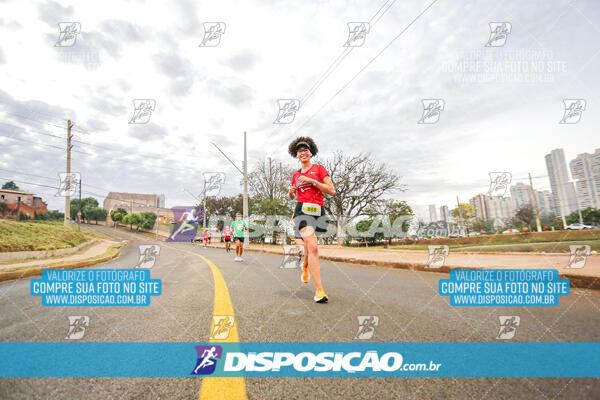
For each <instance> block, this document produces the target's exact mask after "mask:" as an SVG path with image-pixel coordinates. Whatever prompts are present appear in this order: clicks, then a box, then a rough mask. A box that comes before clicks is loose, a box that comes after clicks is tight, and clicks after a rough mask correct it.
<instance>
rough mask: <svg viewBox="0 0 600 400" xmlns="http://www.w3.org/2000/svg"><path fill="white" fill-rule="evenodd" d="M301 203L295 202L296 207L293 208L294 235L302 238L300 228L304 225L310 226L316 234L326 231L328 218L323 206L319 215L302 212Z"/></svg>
mask: <svg viewBox="0 0 600 400" xmlns="http://www.w3.org/2000/svg"><path fill="white" fill-rule="evenodd" d="M302 204H303V203H301V202H298V203H296V208H295V209H294V236H295V237H296V238H298V239H302V235H301V234H300V230H301V229H302V228H304V227H306V226H312V227H313V229H314V230H315V235H317V236H321V235H322V234H323V233H325V232H327V227H328V226H329V218H328V217H327V215H325V209H324V207H323V206H321V216H316V215H308V214H305V213H304V212H302Z"/></svg>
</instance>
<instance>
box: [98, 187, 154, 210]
mask: <svg viewBox="0 0 600 400" xmlns="http://www.w3.org/2000/svg"><path fill="white" fill-rule="evenodd" d="M103 205H104V209H106V210H108V212H109V213H110V211H112V210H116V209H117V208H124V209H125V210H127V212H128V213H130V214H131V213H136V212H143V211H152V210H151V209H152V208H154V209H156V208H164V206H165V195H164V194H160V195H159V194H141V193H120V192H110V193H108V195H107V196H106V199H104V203H103Z"/></svg>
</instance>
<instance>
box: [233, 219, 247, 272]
mask: <svg viewBox="0 0 600 400" xmlns="http://www.w3.org/2000/svg"><path fill="white" fill-rule="evenodd" d="M231 229H232V230H233V238H234V241H235V258H234V261H244V259H243V258H242V253H243V252H244V231H247V230H248V225H247V224H246V221H243V220H242V214H240V213H237V214H236V215H235V221H233V222H232V223H231Z"/></svg>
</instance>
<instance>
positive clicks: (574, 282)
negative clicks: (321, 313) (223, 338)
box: [209, 245, 600, 290]
mask: <svg viewBox="0 0 600 400" xmlns="http://www.w3.org/2000/svg"><path fill="white" fill-rule="evenodd" d="M209 247H214V248H223V246H215V245H212V246H209ZM244 251H254V252H257V253H269V254H278V255H283V253H282V252H280V251H276V250H271V249H253V248H251V247H248V248H246V249H244ZM319 258H321V259H323V260H329V261H337V262H347V263H351V264H364V265H374V266H378V267H388V268H398V269H406V270H410V271H423V272H442V273H447V274H449V273H450V270H451V269H482V268H476V267H471V266H469V267H466V266H461V265H452V266H448V265H444V266H442V267H441V268H427V267H426V266H427V264H426V263H424V262H423V263H415V262H403V261H395V262H392V261H377V260H368V259H363V258H351V257H337V256H323V255H319ZM558 276H559V278H560V279H568V280H569V283H570V287H572V288H582V289H595V290H600V279H599V278H598V277H593V276H585V275H575V274H570V273H560V270H559V273H558Z"/></svg>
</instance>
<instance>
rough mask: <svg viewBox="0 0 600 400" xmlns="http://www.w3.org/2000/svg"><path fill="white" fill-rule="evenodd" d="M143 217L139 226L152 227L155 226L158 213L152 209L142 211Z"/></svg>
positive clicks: (141, 215)
mask: <svg viewBox="0 0 600 400" xmlns="http://www.w3.org/2000/svg"><path fill="white" fill-rule="evenodd" d="M140 217H141V225H140V226H139V227H141V228H144V229H152V228H153V227H154V223H155V222H156V218H157V216H156V214H155V213H153V212H150V211H145V212H142V213H140Z"/></svg>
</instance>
